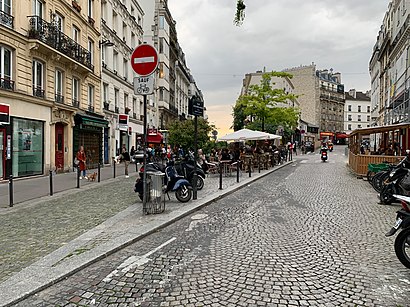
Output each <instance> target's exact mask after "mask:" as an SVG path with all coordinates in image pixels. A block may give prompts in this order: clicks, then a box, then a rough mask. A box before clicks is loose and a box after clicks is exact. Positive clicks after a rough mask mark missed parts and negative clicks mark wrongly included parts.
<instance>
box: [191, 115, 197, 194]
mask: <svg viewBox="0 0 410 307" xmlns="http://www.w3.org/2000/svg"><path fill="white" fill-rule="evenodd" d="M194 120H195V121H194V128H195V130H194V160H195V161H194V175H193V176H192V185H193V190H192V192H193V193H192V199H193V200H195V199H197V181H198V174H197V172H196V161H197V157H198V116H197V115H195V119H194Z"/></svg>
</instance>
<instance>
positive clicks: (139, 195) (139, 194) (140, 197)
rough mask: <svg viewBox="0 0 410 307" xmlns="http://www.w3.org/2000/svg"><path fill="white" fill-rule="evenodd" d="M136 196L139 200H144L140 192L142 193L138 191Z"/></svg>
mask: <svg viewBox="0 0 410 307" xmlns="http://www.w3.org/2000/svg"><path fill="white" fill-rule="evenodd" d="M138 197H139V199H140V200H141V201H143V200H144V197H143V194H142V193H138Z"/></svg>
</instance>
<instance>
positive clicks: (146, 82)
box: [134, 75, 154, 95]
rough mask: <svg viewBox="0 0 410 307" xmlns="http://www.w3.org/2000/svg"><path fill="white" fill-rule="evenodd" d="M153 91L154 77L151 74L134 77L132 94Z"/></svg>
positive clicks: (151, 92)
mask: <svg viewBox="0 0 410 307" xmlns="http://www.w3.org/2000/svg"><path fill="white" fill-rule="evenodd" d="M153 93H154V77H153V76H152V75H150V76H146V77H135V78H134V94H135V95H151V94H153Z"/></svg>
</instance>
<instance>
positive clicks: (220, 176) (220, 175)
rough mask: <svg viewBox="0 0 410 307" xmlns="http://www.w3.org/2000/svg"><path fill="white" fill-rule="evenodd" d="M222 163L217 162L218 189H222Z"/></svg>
mask: <svg viewBox="0 0 410 307" xmlns="http://www.w3.org/2000/svg"><path fill="white" fill-rule="evenodd" d="M222 167H223V165H222V163H219V190H222Z"/></svg>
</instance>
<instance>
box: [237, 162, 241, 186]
mask: <svg viewBox="0 0 410 307" xmlns="http://www.w3.org/2000/svg"><path fill="white" fill-rule="evenodd" d="M240 163H241V161H239V160H237V161H236V182H238V183H239V164H240Z"/></svg>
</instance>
